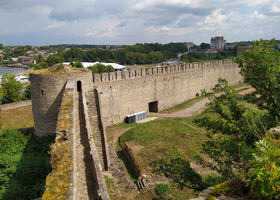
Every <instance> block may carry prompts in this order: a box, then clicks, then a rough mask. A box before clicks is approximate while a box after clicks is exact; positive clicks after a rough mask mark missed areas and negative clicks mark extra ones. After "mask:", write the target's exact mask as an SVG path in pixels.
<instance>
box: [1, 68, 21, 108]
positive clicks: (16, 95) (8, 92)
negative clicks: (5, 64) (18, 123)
mask: <svg viewBox="0 0 280 200" xmlns="http://www.w3.org/2000/svg"><path fill="white" fill-rule="evenodd" d="M22 88H23V87H22V84H21V83H20V82H18V81H17V80H16V78H15V76H14V75H13V74H9V73H6V74H4V75H3V76H2V82H1V92H0V94H1V95H0V96H2V98H1V103H3V104H4V103H12V102H17V101H20V100H21V96H20V92H21V90H22Z"/></svg>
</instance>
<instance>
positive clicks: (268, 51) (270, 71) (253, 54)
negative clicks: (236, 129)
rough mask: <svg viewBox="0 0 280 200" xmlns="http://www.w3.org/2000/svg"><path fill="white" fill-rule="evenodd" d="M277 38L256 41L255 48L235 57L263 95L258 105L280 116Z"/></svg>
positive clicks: (242, 72) (279, 66) (279, 54)
mask: <svg viewBox="0 0 280 200" xmlns="http://www.w3.org/2000/svg"><path fill="white" fill-rule="evenodd" d="M274 45H275V39H272V40H270V41H265V40H262V39H261V40H260V41H255V42H254V45H253V50H250V51H245V52H244V53H243V56H242V57H238V58H236V59H235V62H236V63H238V65H239V67H240V68H241V74H242V75H244V76H245V77H246V78H247V80H248V82H249V83H250V84H251V85H252V86H253V87H254V88H256V92H257V93H259V94H260V95H261V96H260V98H259V101H258V105H259V106H260V107H261V108H265V109H267V110H268V111H269V112H270V113H271V114H272V115H273V116H275V117H276V118H277V119H278V120H279V118H280V95H279V94H280V52H279V51H277V50H275V49H274Z"/></svg>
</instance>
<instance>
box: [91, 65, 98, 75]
mask: <svg viewBox="0 0 280 200" xmlns="http://www.w3.org/2000/svg"><path fill="white" fill-rule="evenodd" d="M88 69H89V70H91V72H92V73H93V74H97V73H99V71H98V69H97V66H90V67H88Z"/></svg>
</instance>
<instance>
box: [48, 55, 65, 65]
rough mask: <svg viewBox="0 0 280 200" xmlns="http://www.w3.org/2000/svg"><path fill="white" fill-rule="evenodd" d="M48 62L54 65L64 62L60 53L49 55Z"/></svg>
mask: <svg viewBox="0 0 280 200" xmlns="http://www.w3.org/2000/svg"><path fill="white" fill-rule="evenodd" d="M46 62H47V63H48V65H49V66H53V65H55V64H57V63H62V58H61V57H60V56H58V55H49V57H48V58H47V60H46Z"/></svg>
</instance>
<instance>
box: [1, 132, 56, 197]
mask: <svg viewBox="0 0 280 200" xmlns="http://www.w3.org/2000/svg"><path fill="white" fill-rule="evenodd" d="M0 136H1V137H0V143H1V142H3V141H4V140H5V138H4V137H6V138H7V137H11V138H10V139H9V140H5V142H7V141H11V143H13V145H10V146H9V145H8V146H7V147H9V148H10V150H7V151H5V153H6V154H5V153H3V152H1V154H0V156H1V158H3V157H4V158H5V157H6V158H7V160H9V159H10V160H13V161H14V162H5V161H4V162H2V161H1V163H0V176H2V177H0V199H1V197H2V199H3V200H15V199H17V200H30V199H36V198H39V197H41V196H42V195H43V192H44V186H45V183H46V176H47V175H48V174H49V173H50V172H51V164H50V154H49V153H48V152H49V151H50V144H51V143H53V142H54V139H55V137H54V136H43V137H38V136H36V135H35V134H34V133H33V132H29V133H27V134H26V135H24V136H22V134H21V133H19V132H17V131H14V130H11V132H10V135H9V134H6V135H4V134H3V135H0ZM3 138H4V139H3ZM19 138H21V139H19ZM1 140H2V141H1ZM22 141H24V142H22ZM13 146H17V147H16V148H15V149H17V151H14V150H15V149H12V148H13ZM15 158H16V159H15ZM7 160H6V161H7ZM3 180H5V181H3Z"/></svg>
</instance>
